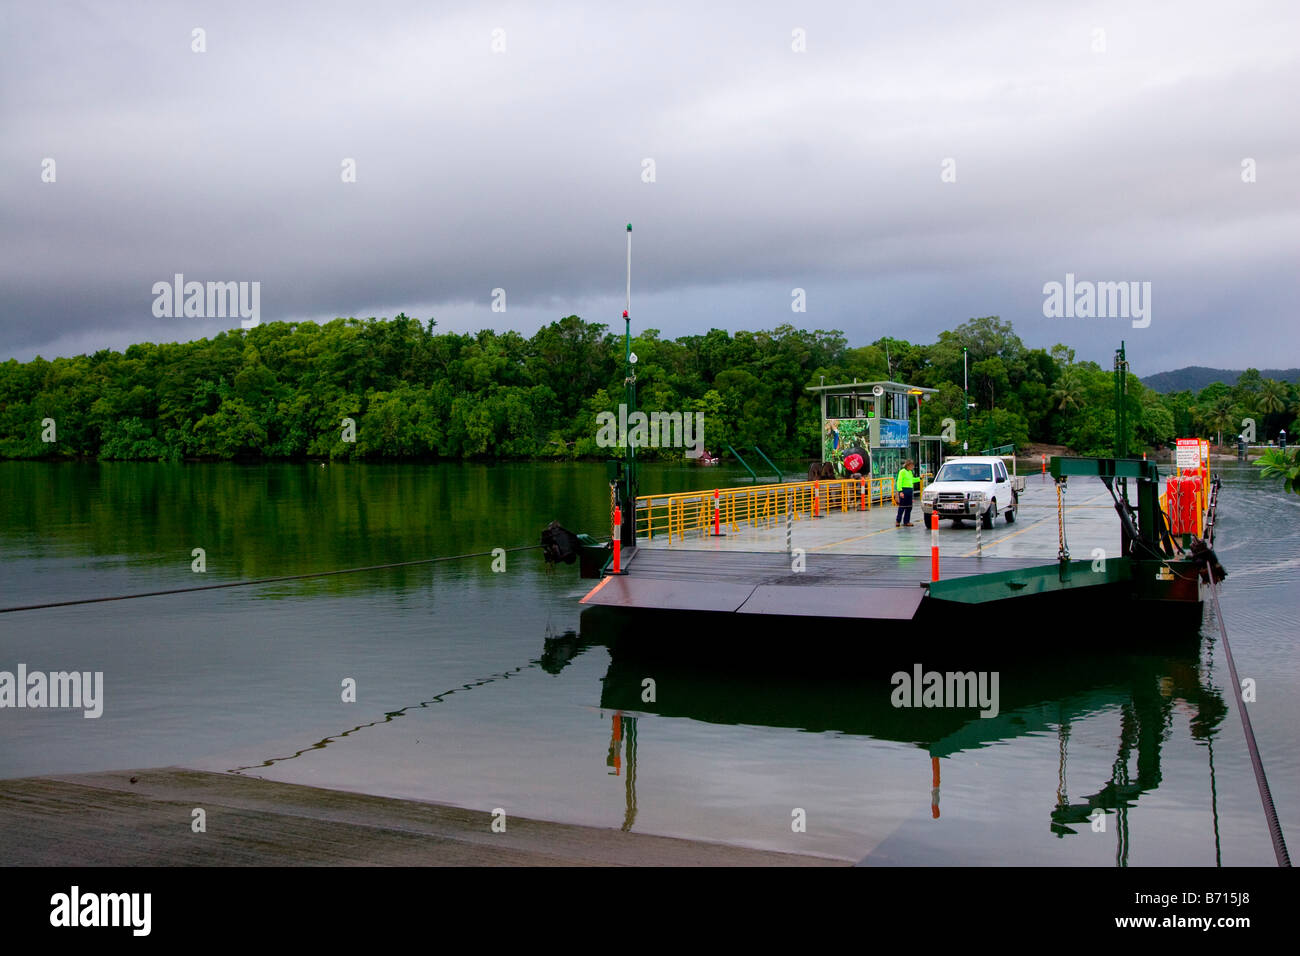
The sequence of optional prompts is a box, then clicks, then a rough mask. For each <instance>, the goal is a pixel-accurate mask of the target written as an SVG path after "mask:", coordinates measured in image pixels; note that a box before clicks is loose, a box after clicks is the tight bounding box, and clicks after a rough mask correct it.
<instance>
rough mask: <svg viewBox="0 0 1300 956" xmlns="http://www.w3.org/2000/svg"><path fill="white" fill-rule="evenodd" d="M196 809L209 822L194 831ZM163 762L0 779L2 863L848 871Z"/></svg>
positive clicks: (793, 857)
mask: <svg viewBox="0 0 1300 956" xmlns="http://www.w3.org/2000/svg"><path fill="white" fill-rule="evenodd" d="M195 809H201V810H203V814H204V816H203V822H204V831H203V832H195V830H194V820H195V815H194V811H195ZM492 823H493V815H492V812H491V808H489V809H487V810H466V809H463V808H459V807H449V806H444V805H440V804H434V803H423V802H420V801H414V800H396V799H391V798H387V797H376V796H369V795H366V794H359V793H348V792H343V791H338V790H322V789H318V788H316V787H304V786H298V785H294V784H286V783H278V782H273V781H268V780H260V779H257V778H254V777H246V776H240V775H236V774H221V773H207V772H203V771H198V770H186V769H183V768H179V767H167V768H162V769H156V770H134V771H132V770H126V771H116V772H107V773H87V774H75V775H66V776H47V777H27V778H21V779H12V780H0V833H3V834H4V835H5V839H4V852H3V853H2V854H0V862H2V863H3V864H4V865H6V866H144V865H151V866H159V865H162V866H845V865H847V863H848V861H844V860H834V859H827V858H824V857H816V856H802V855H797V854H791V853H776V852H769V851H764V850H753V849H747V848H744V847H734V846H725V845H722V844H714V843H702V842H698V841H693V840H681V839H675V838H672V837H661V836H650V835H647V834H641V833H625V832H623V831H621V830H614V829H603V828H599V827H586V826H575V825H571V824H563V823H547V822H543V821H540V820H530V819H526V818H523V817H514V816H507V817H506V820H505V831H504V832H495V831H494V830H493V828H492Z"/></svg>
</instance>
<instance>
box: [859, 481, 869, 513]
mask: <svg viewBox="0 0 1300 956" xmlns="http://www.w3.org/2000/svg"><path fill="white" fill-rule="evenodd" d="M858 487H860V488H861V489H862V498H861V500H860V501H859V502H858V510H859V511H866V510H867V480H866V479H865V478H863V479H862V481H860V482H859V483H858Z"/></svg>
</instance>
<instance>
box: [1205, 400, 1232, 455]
mask: <svg viewBox="0 0 1300 956" xmlns="http://www.w3.org/2000/svg"><path fill="white" fill-rule="evenodd" d="M1236 411H1237V409H1236V406H1235V405H1234V404H1233V402H1232V399H1231V398H1229V397H1228V396H1227V395H1224V396H1223V397H1222V398H1220V399H1219V400H1218V401H1216V402H1215V403H1214V404H1213V405H1211V406H1210V408H1209V414H1208V415H1207V416H1206V417H1207V418H1208V420H1209V423H1210V427H1211V428H1214V429H1216V430H1217V431H1218V433H1219V445H1220V446H1222V445H1223V430H1224V429H1225V428H1226V429H1228V430H1229V431H1231V429H1232V424H1233V422H1235V421H1236V420H1237V414H1236Z"/></svg>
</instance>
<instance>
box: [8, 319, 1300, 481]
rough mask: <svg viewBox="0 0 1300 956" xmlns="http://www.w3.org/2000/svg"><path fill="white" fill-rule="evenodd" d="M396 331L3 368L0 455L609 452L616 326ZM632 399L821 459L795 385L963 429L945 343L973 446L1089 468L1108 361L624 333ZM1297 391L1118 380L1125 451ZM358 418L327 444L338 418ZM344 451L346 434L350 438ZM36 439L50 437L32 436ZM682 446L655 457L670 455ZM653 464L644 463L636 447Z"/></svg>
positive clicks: (721, 445)
mask: <svg viewBox="0 0 1300 956" xmlns="http://www.w3.org/2000/svg"><path fill="white" fill-rule="evenodd" d="M435 327H436V323H435V322H434V321H433V320H432V319H430V320H429V321H428V322H427V323H426V322H420V321H418V320H416V319H412V318H409V317H407V316H405V315H399V316H398V317H397V318H395V319H392V320H376V319H367V320H357V319H336V320H335V321H332V322H328V323H325V324H324V325H318V324H316V323H313V322H296V323H285V322H273V323H269V324H265V325H260V326H258V327H256V328H253V329H250V330H242V329H236V330H232V331H228V332H223V333H222V334H220V335H217V336H216V337H215V338H212V339H203V340H200V341H196V342H186V343H177V344H168V345H150V344H140V345H132V346H130V347H129V348H127V349H126V351H125V352H124V353H122V352H114V351H110V350H107V349H106V350H103V351H100V352H96V353H95V354H93V355H80V356H77V357H75V358H58V359H54V360H53V361H48V360H46V359H43V358H36V359H34V360H32V361H30V362H18V361H17V360H12V359H11V360H9V361H7V362H5V363H3V364H0V457H6V458H44V457H97V458H100V459H106V460H111V459H145V460H147V459H158V460H178V459H186V458H200V459H236V458H271V459H292V458H302V457H305V456H320V457H329V458H371V459H374V458H388V459H400V458H429V457H437V458H456V459H463V458H574V457H606V456H607V455H608V451H607V450H606V449H602V448H599V447H598V446H597V444H596V435H597V431H598V428H597V423H596V415H597V413H599V412H602V411H615V410H617V408H618V404H619V402H620V401H622V398H623V394H624V389H623V337H622V334H621V330H617V331H610V330H609V328H608V327H607V326H605V325H599V324H593V323H589V322H584V321H582V320H581V319H580V318H578V317H577V316H572V315H571V316H568V317H567V318H564V319H561V320H559V321H557V322H553V323H551V324H550V325H549V326H547V327H545V328H543V329H541V330H539V331H538V332H537V333H536V334H535V335H533V336H532V337H531V338H525V337H523V336H522V335H520V334H519V333H517V332H503V333H498V332H494V331H491V330H486V331H483V332H479V333H478V334H477V335H469V334H459V333H440V332H437V331H435ZM632 347H633V351H635V352H636V353H637V356H638V358H639V360H640V361H639V362H638V364H637V365H636V376H637V388H638V405H639V407H640V408H642V409H644V410H647V411H652V410H659V411H666V412H674V411H677V412H703V413H704V416H705V417H704V423H705V425H704V445H705V447H707V448H708V449H709V450H711V451H715V452H716V451H719V450H724V449H725V446H726V444H728V443H730V444H732V445H736V446H738V447H739V446H743V445H753V444H759V445H761V446H762V447H763V448H764V449H765V450H766V451H767V452H768V453H769V454H771V455H774V456H779V457H783V458H808V457H815V456H817V454H818V401H817V399H816V398H815V397H814V396H813V395H812V394H811V393H809V392H807V391H806V388H807V386H809V385H815V384H818V383H820V381H821V380H822V377H823V376H824V377H825V381H826V382H827V383H838V382H846V381H851V380H853V379H854V378H857V379H859V380H862V381H873V380H880V379H887V378H888V379H893V380H895V381H901V382H910V383H913V384H917V385H922V386H929V387H933V388H937V389H939V394H938V395H936V396H935V397H934V399H933V400H931V401H928V402H926V403H924V405H923V410H922V415H921V425H922V430H923V431H924V432H926V433H928V434H937V433H938V432H939V431H940V430H941V424H940V423H941V421H942V419H943V418H945V417H949V416H951V417H952V418H953V419H955V420H956V421H957V422H958V435H957V440H958V442H960V441H961V440H962V438H963V437H964V435H963V430H964V426H963V425H962V422H963V416H962V414H961V413H962V389H961V382H962V348H963V347H966V348H967V349H968V353H969V362H970V401H971V402H972V403H973V404H974V405H975V406H976V407H975V408H974V409H972V410H971V419H970V428H971V433H972V434H971V444H972V446H973V447H976V448H978V447H983V446H984V445H986V444H989V443H990V439H992V443H993V444H1003V443H1008V442H1015V443H1016V445H1017V446H1021V447H1023V446H1024V445H1026V444H1028V443H1030V442H1035V443H1050V444H1060V445H1065V446H1068V447H1069V448H1070V449H1072V450H1073V451H1074V452H1075V453H1077V454H1083V455H1089V454H1106V453H1109V451H1110V449H1111V447H1112V441H1113V438H1114V413H1113V411H1112V395H1113V379H1112V374H1111V371H1110V370H1109V369H1103V368H1101V367H1099V366H1098V365H1097V364H1095V363H1092V362H1076V361H1075V357H1074V352H1073V350H1072V349H1068V348H1066V347H1065V346H1062V345H1058V346H1055V347H1053V348H1052V349H1051V350H1050V351H1044V350H1042V349H1028V348H1026V347H1025V346H1024V344H1023V343H1022V342H1021V341H1020V339H1019V338H1018V337H1017V336H1016V335H1015V333H1014V331H1013V330H1012V327H1011V325H1010V323H1007V322H1002V321H1000V320H999V319H998V318H997V317H987V318H979V319H972V320H970V321H968V322H966V323H965V324H964V325H962V326H960V327H959V328H957V329H955V330H953V331H946V332H942V333H940V335H939V337H938V340H937V341H935V342H933V343H931V344H928V345H923V344H914V343H911V342H907V341H904V340H902V339H893V338H888V339H879V340H877V341H876V342H873V343H872V344H870V345H865V346H861V347H856V348H850V347H849V345H848V342H847V340H846V339H845V338H844V336H843V334H842V333H840V332H838V331H829V332H827V331H821V330H817V331H812V332H809V331H805V330H801V329H796V328H793V327H792V326H789V325H785V326H781V327H780V328H776V329H773V330H771V331H764V332H737V333H735V334H734V335H733V334H730V333H727V332H725V331H722V330H719V329H712V330H710V331H709V332H708V333H706V334H704V335H689V336H683V337H680V338H677V339H664V338H661V337H660V335H659V333H658V331H656V330H654V329H648V330H645V331H643V332H641V333H640V334H639V335H637V336H636V337H635V338H634V340H633V345H632ZM1298 397H1300V396H1298V395H1297V387H1296V386H1295V385H1291V384H1287V383H1283V382H1277V381H1271V380H1265V379H1263V378H1262V377H1261V376H1260V374H1259V373H1258V372H1257V371H1254V370H1247V372H1245V373H1244V374H1243V375H1242V376H1241V377H1240V378H1239V380H1238V381H1237V384H1236V385H1234V386H1232V387H1229V386H1227V385H1223V384H1220V383H1216V384H1214V385H1210V386H1208V387H1206V388H1204V389H1202V390H1201V391H1200V392H1198V393H1196V394H1193V393H1191V392H1175V393H1172V394H1168V395H1160V394H1157V393H1156V392H1154V391H1152V390H1151V389H1149V388H1146V387H1145V386H1143V385H1142V384H1141V383H1140V382H1139V381H1138V379H1137V377H1136V376H1133V375H1130V376H1129V402H1130V405H1131V407H1130V409H1129V418H1128V420H1129V423H1130V427H1131V429H1132V432H1133V434H1132V435H1131V436H1130V447H1131V448H1133V449H1141V448H1148V447H1154V446H1159V445H1163V444H1165V443H1167V442H1169V441H1170V440H1171V439H1173V438H1174V437H1176V436H1189V435H1197V434H1199V435H1201V436H1205V437H1210V438H1212V439H1215V438H1218V437H1219V435H1220V434H1222V435H1225V436H1227V437H1228V438H1229V439H1231V438H1234V437H1235V436H1236V434H1237V432H1238V430H1240V428H1241V422H1242V419H1243V418H1253V419H1254V420H1255V421H1256V423H1257V434H1258V438H1259V439H1260V440H1261V441H1262V440H1268V439H1271V438H1272V437H1274V436H1275V435H1276V434H1277V430H1278V429H1279V428H1286V429H1287V430H1288V432H1291V433H1294V432H1295V430H1296V427H1297V422H1296V419H1295V416H1296V414H1297V412H1300V408H1298V407H1297V399H1298ZM345 418H349V419H352V420H353V421H354V422H355V440H354V441H345V440H344V437H345V433H344V427H343V419H345ZM349 437H350V436H349ZM50 439H53V440H50ZM681 453H682V452H681V450H680V449H672V450H668V449H665V450H664V451H663V454H664V455H665V456H671V457H679V456H680V455H681ZM650 454H652V455H653V454H654V453H653V452H651V453H650Z"/></svg>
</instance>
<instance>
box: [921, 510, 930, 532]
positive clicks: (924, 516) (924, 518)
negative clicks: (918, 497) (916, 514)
mask: <svg viewBox="0 0 1300 956" xmlns="http://www.w3.org/2000/svg"><path fill="white" fill-rule="evenodd" d="M930 514H931V512H929V511H922V512H921V527H922V528H928V527H930Z"/></svg>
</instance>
